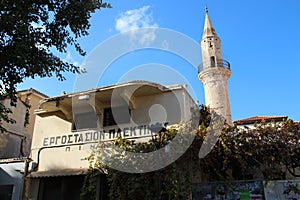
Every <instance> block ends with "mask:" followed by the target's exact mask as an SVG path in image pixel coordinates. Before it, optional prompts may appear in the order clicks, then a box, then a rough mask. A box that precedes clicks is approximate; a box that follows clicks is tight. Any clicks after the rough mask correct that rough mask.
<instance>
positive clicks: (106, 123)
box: [28, 81, 198, 200]
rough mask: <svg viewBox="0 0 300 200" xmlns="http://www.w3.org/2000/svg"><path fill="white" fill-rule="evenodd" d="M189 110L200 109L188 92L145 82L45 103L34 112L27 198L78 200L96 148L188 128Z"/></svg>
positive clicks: (44, 101) (79, 93)
mask: <svg viewBox="0 0 300 200" xmlns="http://www.w3.org/2000/svg"><path fill="white" fill-rule="evenodd" d="M191 108H194V109H197V108H198V105H197V104H196V103H195V102H194V100H193V99H192V98H191V96H190V95H189V93H188V92H187V90H186V88H185V87H184V86H181V85H173V86H168V87H165V86H162V85H159V84H156V83H152V82H146V81H133V82H126V83H121V84H116V85H111V86H106V87H102V88H97V89H93V90H89V91H83V92H78V93H72V94H66V95H62V96H58V97H53V98H48V99H45V100H43V101H42V102H41V104H40V107H39V109H38V110H37V111H36V122H35V128H34V137H33V141H32V150H31V151H32V157H31V158H32V160H33V166H32V168H31V173H30V175H29V179H30V188H31V190H30V191H29V193H28V198H30V199H44V200H45V199H55V198H61V197H62V196H65V197H64V198H63V199H70V198H71V199H78V198H79V191H80V188H81V184H82V182H83V175H84V174H85V173H86V172H87V169H88V167H89V163H88V161H87V160H85V159H84V158H86V157H88V156H89V155H90V154H91V151H92V148H93V146H94V145H95V144H97V143H98V142H105V141H112V140H115V139H116V138H118V137H121V138H127V139H130V140H132V141H135V142H140V141H143V142H144V141H148V140H149V139H151V137H152V136H153V135H155V134H156V133H157V132H159V131H160V130H159V129H161V128H163V127H164V126H166V125H176V124H179V123H184V121H185V120H186V119H187V118H188V116H189V114H190V110H191ZM153 127H155V128H153ZM157 127H159V128H157ZM100 182H101V181H100ZM74 188H76V189H75V191H76V192H74ZM71 189H72V191H73V192H71ZM50 191H51V192H50ZM70 193H72V194H73V196H71V197H70ZM99 194H101V193H99ZM68 195H69V196H68ZM67 196H68V198H67ZM103 198H104V197H103Z"/></svg>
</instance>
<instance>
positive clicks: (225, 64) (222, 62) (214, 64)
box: [198, 59, 230, 73]
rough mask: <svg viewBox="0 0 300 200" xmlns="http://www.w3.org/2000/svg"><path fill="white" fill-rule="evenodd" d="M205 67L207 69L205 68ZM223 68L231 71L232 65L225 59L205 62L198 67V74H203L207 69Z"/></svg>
mask: <svg viewBox="0 0 300 200" xmlns="http://www.w3.org/2000/svg"><path fill="white" fill-rule="evenodd" d="M204 66H205V67H204ZM214 67H221V68H224V69H228V70H230V63H229V62H228V61H226V60H223V59H218V60H216V62H203V63H201V64H200V65H199V67H198V73H200V72H202V71H203V70H204V68H205V69H209V68H214Z"/></svg>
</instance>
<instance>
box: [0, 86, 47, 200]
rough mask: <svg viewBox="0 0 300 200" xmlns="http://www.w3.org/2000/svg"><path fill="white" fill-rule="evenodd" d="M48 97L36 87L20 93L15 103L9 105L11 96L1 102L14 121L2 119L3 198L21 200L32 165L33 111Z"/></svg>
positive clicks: (0, 177) (0, 184)
mask: <svg viewBox="0 0 300 200" xmlns="http://www.w3.org/2000/svg"><path fill="white" fill-rule="evenodd" d="M46 97H48V96H46V95H44V94H42V93H41V92H39V91H37V90H35V89H28V90H21V91H18V92H17V102H16V106H11V105H10V99H5V100H3V101H2V103H3V104H4V105H5V106H6V107H7V108H10V109H11V111H12V113H11V114H10V115H9V117H11V118H12V119H14V120H15V123H14V124H9V123H4V122H2V124H1V125H2V126H3V127H4V128H5V129H6V130H5V131H4V132H0V198H1V199H2V198H3V199H12V200H18V199H20V197H21V196H23V193H24V192H25V188H24V186H25V184H24V183H25V182H24V181H25V179H24V177H25V176H26V175H27V174H26V173H27V171H28V166H29V162H30V160H29V158H28V157H29V156H30V149H31V141H32V135H33V127H34V122H35V114H34V110H36V109H37V108H38V105H39V102H40V101H41V100H42V99H44V98H46Z"/></svg>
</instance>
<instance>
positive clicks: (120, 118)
mask: <svg viewBox="0 0 300 200" xmlns="http://www.w3.org/2000/svg"><path fill="white" fill-rule="evenodd" d="M130 115H131V110H130V109H129V108H128V106H120V107H114V108H105V109H104V116H103V126H113V125H117V124H125V123H129V122H130Z"/></svg>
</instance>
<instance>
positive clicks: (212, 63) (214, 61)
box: [210, 56, 216, 67]
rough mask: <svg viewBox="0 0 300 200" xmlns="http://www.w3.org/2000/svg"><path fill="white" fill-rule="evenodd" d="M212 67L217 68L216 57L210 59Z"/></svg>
mask: <svg viewBox="0 0 300 200" xmlns="http://www.w3.org/2000/svg"><path fill="white" fill-rule="evenodd" d="M210 65H211V67H215V66H216V60H215V57H214V56H212V57H210Z"/></svg>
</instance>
